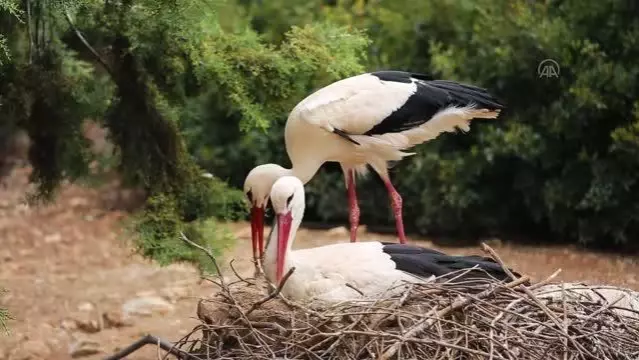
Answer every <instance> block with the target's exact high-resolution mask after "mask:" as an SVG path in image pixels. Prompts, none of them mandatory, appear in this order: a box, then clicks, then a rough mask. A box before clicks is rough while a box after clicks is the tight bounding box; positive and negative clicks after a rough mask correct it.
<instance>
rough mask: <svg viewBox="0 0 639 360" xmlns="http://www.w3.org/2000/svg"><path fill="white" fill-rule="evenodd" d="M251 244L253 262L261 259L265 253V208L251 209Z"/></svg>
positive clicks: (254, 207)
mask: <svg viewBox="0 0 639 360" xmlns="http://www.w3.org/2000/svg"><path fill="white" fill-rule="evenodd" d="M251 242H252V245H253V260H257V259H261V258H262V255H263V253H264V208H263V207H257V206H253V207H252V208H251Z"/></svg>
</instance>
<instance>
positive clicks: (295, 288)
mask: <svg viewBox="0 0 639 360" xmlns="http://www.w3.org/2000/svg"><path fill="white" fill-rule="evenodd" d="M270 198H271V203H272V204H273V209H274V211H275V214H276V222H275V224H274V225H273V229H272V231H271V235H270V236H269V239H268V244H267V246H266V252H265V254H264V273H265V275H266V277H267V278H268V279H269V280H270V281H271V282H274V283H277V284H279V282H280V281H282V277H283V275H284V274H286V273H287V272H288V270H289V269H290V268H291V267H295V270H294V272H293V274H292V275H291V276H290V277H289V278H288V279H287V281H286V284H284V286H283V288H282V293H283V294H284V295H285V296H287V297H289V298H291V299H294V300H300V301H305V300H320V301H323V302H339V301H345V300H355V299H358V298H359V299H361V298H364V299H370V298H375V297H378V296H381V295H384V294H385V293H386V294H389V293H392V291H390V292H388V291H389V289H390V288H392V287H395V289H396V291H401V289H402V286H401V285H402V283H403V284H409V283H416V282H417V283H418V282H428V281H432V279H433V277H434V276H436V277H439V276H443V275H447V274H450V275H451V276H458V279H456V280H461V281H469V280H471V279H479V278H484V279H485V278H487V277H492V278H496V279H499V280H510V279H511V278H510V277H509V276H508V275H507V274H506V272H504V270H503V269H502V268H501V266H500V265H499V264H497V263H496V262H495V261H493V260H492V259H489V258H484V257H481V256H451V255H446V254H443V253H441V252H438V251H434V250H430V249H425V248H421V247H418V246H414V245H406V244H393V243H382V242H377V241H371V242H355V243H352V242H347V243H340V244H333V245H326V246H321V247H316V248H311V249H303V250H295V251H292V250H291V247H292V245H293V242H294V240H295V233H296V231H297V229H298V227H299V226H300V223H301V222H302V218H303V215H304V205H305V204H304V186H303V184H302V182H301V181H300V180H299V179H298V178H297V177H294V176H285V177H282V178H280V179H279V180H277V181H276V182H275V184H274V185H273V188H272V190H271V193H270ZM473 267H475V268H473ZM471 268H473V269H472V270H469V271H468V272H467V273H463V272H462V271H459V270H463V269H471ZM454 272H456V274H454ZM515 274H516V273H515ZM515 276H519V274H516V275H515ZM449 281H450V279H449ZM396 285H397V286H396Z"/></svg>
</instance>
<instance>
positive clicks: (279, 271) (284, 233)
mask: <svg viewBox="0 0 639 360" xmlns="http://www.w3.org/2000/svg"><path fill="white" fill-rule="evenodd" d="M271 203H272V204H273V210H274V211H275V217H276V219H277V221H276V225H275V226H277V258H276V261H275V263H276V279H277V282H278V283H279V282H280V281H281V280H282V276H283V275H284V260H285V257H286V252H287V251H288V248H289V245H290V238H291V226H292V225H293V218H295V219H301V217H302V216H303V215H304V185H303V184H302V181H300V179H298V178H296V177H295V176H284V177H281V178H280V179H279V180H277V181H276V182H275V184H273V188H272V189H271Z"/></svg>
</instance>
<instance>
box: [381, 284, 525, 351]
mask: <svg viewBox="0 0 639 360" xmlns="http://www.w3.org/2000/svg"><path fill="white" fill-rule="evenodd" d="M514 278H515V277H513V279H514ZM528 280H530V278H529V277H528V276H523V277H520V278H519V279H517V280H514V281H511V282H509V283H508V284H506V285H504V287H503V288H513V287H515V286H519V285H521V284H524V283H526V282H527V281H528ZM503 288H501V287H495V288H493V289H488V290H485V291H483V292H481V293H479V294H477V296H475V298H477V299H482V298H485V297H488V296H490V295H492V294H493V293H495V292H497V291H500V290H502V289H503ZM472 301H473V298H471V297H467V298H464V299H461V300H458V301H456V302H454V303H453V304H451V305H449V306H447V307H445V308H443V309H442V310H439V311H437V312H436V313H435V317H433V318H430V319H429V318H428V317H427V316H425V317H424V319H423V320H422V321H421V322H419V323H417V324H416V325H415V326H414V327H413V328H412V329H411V330H409V331H408V332H407V333H406V334H405V335H404V337H407V338H408V337H412V336H415V334H417V333H419V332H421V331H423V330H424V329H426V328H428V327H430V326H432V325H433V324H434V323H435V320H436V319H437V318H438V317H444V316H446V315H447V314H448V313H450V312H452V311H454V310H457V309H460V308H462V307H464V306H466V305H468V304H470V303H471V302H472ZM433 310H434V309H433ZM431 312H432V311H431ZM401 344H402V340H400V341H398V342H396V343H395V344H393V345H392V346H391V347H390V348H389V349H388V350H386V351H385V352H384V353H383V354H382V356H381V359H382V360H385V359H389V358H391V357H393V355H395V353H396V352H397V350H398V349H399V347H400V346H401ZM486 355H489V354H486Z"/></svg>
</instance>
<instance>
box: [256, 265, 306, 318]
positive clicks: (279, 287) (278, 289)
mask: <svg viewBox="0 0 639 360" xmlns="http://www.w3.org/2000/svg"><path fill="white" fill-rule="evenodd" d="M294 271H295V266H293V267H292V268H290V269H288V271H287V272H286V274H285V275H284V277H283V278H282V281H280V284H279V285H277V287H276V288H275V290H274V291H272V292H271V293H270V294H269V295H268V296H267V297H265V298H264V299H262V300H260V301H258V302H256V303H255V304H253V306H251V308H250V309H248V311H247V312H246V313H245V314H246V316H248V315H249V314H250V313H252V312H253V311H254V310H255V309H257V308H258V307H260V306H261V305H262V304H264V303H266V302H267V301H270V300H273V299H275V297H276V296H277V295H279V294H280V292H282V288H284V285H286V282H287V281H288V278H290V277H291V275H293V272H294Z"/></svg>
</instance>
